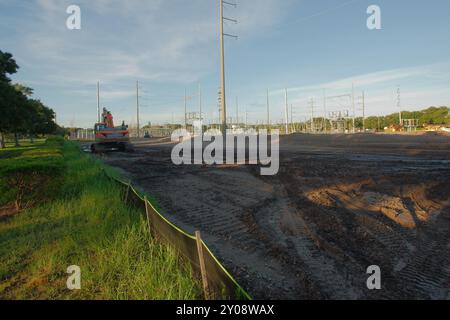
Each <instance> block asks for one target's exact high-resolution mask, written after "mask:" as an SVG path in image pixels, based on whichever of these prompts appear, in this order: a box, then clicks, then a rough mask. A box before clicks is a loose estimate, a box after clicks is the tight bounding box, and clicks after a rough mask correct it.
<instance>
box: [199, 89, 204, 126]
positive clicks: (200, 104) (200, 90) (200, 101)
mask: <svg viewBox="0 0 450 320" xmlns="http://www.w3.org/2000/svg"><path fill="white" fill-rule="evenodd" d="M198 108H199V110H200V121H202V120H203V116H202V87H201V85H200V83H199V84H198Z"/></svg>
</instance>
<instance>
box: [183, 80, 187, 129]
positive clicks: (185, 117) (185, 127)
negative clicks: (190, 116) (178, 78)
mask: <svg viewBox="0 0 450 320" xmlns="http://www.w3.org/2000/svg"><path fill="white" fill-rule="evenodd" d="M184 129H185V130H187V89H186V88H184Z"/></svg>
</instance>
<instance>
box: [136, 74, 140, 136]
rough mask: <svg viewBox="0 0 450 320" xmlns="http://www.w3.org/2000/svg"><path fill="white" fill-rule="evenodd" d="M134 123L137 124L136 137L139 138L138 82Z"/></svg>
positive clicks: (137, 84)
mask: <svg viewBox="0 0 450 320" xmlns="http://www.w3.org/2000/svg"><path fill="white" fill-rule="evenodd" d="M136 122H137V137H138V138H140V124H139V81H136Z"/></svg>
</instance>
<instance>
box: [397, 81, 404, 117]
mask: <svg viewBox="0 0 450 320" xmlns="http://www.w3.org/2000/svg"><path fill="white" fill-rule="evenodd" d="M397 108H398V118H399V122H400V123H399V124H400V126H402V125H403V119H402V109H401V100H400V86H398V88H397Z"/></svg>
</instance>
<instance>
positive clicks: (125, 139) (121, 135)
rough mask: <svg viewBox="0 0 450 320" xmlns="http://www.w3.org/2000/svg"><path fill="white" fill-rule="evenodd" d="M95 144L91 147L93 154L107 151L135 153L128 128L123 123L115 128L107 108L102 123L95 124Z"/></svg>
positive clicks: (104, 110) (104, 109)
mask: <svg viewBox="0 0 450 320" xmlns="http://www.w3.org/2000/svg"><path fill="white" fill-rule="evenodd" d="M94 131H95V143H93V144H92V145H91V151H92V152H93V153H98V152H105V151H113V150H119V151H133V148H132V147H131V144H130V133H129V131H128V126H127V125H125V123H124V122H122V125H121V126H118V127H115V126H114V119H113V116H112V114H111V112H109V111H108V110H107V109H106V108H103V113H102V122H99V123H96V124H95V128H94Z"/></svg>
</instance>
